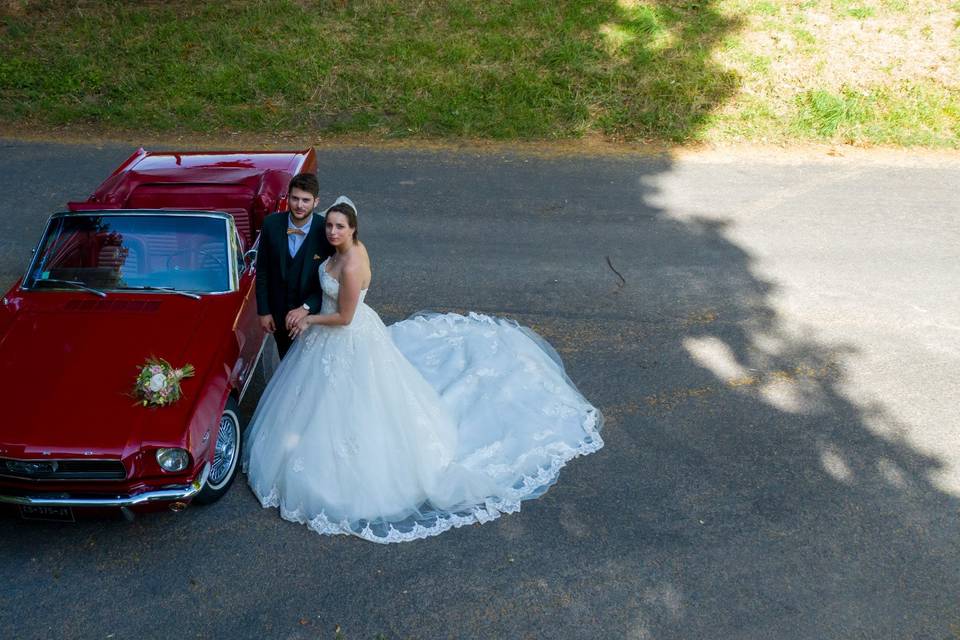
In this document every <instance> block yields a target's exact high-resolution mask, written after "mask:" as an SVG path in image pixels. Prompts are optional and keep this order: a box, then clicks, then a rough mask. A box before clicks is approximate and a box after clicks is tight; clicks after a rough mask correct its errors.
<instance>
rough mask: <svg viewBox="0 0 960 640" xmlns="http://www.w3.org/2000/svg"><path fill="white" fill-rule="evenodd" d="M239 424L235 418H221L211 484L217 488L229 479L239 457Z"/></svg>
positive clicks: (224, 415) (225, 415)
mask: <svg viewBox="0 0 960 640" xmlns="http://www.w3.org/2000/svg"><path fill="white" fill-rule="evenodd" d="M237 439H238V434H237V423H236V421H235V420H234V419H233V416H231V415H229V414H226V413H225V414H223V415H222V416H220V428H219V429H217V444H216V445H215V446H214V451H213V468H212V469H211V470H210V480H209V483H210V484H212V485H214V486H217V485H219V484H220V483H222V482H223V481H224V480H226V479H227V477H228V476H229V474H230V472H231V470H232V469H233V466H234V463H235V462H236V457H237Z"/></svg>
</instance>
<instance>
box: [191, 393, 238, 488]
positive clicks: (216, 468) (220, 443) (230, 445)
mask: <svg viewBox="0 0 960 640" xmlns="http://www.w3.org/2000/svg"><path fill="white" fill-rule="evenodd" d="M242 440H243V425H241V424H240V410H239V409H238V407H237V401H236V400H234V399H233V398H232V397H231V398H229V399H228V400H227V406H225V407H224V408H223V413H222V414H221V415H220V422H218V423H217V432H216V434H215V437H214V442H213V447H214V454H213V463H212V464H211V467H210V474H209V475H208V476H207V482H206V484H204V485H203V488H202V489H201V490H200V493H198V494H197V497H195V498H194V499H193V501H194V502H196V503H197V504H210V503H212V502H216V501H217V500H219V499H220V498H222V497H223V495H224V494H225V493H226V492H227V490H228V489H229V488H230V485H231V484H233V480H234V478H236V477H237V472H238V471H239V470H240V453H241V451H242V444H243V442H242Z"/></svg>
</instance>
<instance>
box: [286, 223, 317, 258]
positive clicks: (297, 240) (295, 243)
mask: <svg viewBox="0 0 960 640" xmlns="http://www.w3.org/2000/svg"><path fill="white" fill-rule="evenodd" d="M312 224H313V216H312V215H311V216H310V219H309V220H307V224H305V225H303V226H302V227H298V226H297V225H295V224H293V220H291V219H290V214H289V213H288V214H287V229H299V230H300V231H303V235H300V234H299V233H291V234H290V235H288V236H287V249H289V250H290V257H291V258H292V257H293V256H295V255H297V251H299V250H300V246H301V245H302V244H303V241H304V240H306V239H307V234H308V233H310V225H312Z"/></svg>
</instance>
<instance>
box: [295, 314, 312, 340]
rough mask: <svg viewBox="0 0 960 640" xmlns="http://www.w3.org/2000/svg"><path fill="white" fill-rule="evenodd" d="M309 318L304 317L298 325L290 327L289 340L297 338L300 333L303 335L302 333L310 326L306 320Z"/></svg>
mask: <svg viewBox="0 0 960 640" xmlns="http://www.w3.org/2000/svg"><path fill="white" fill-rule="evenodd" d="M309 317H310V316H304V317H303V319H302V320H301V321H300V322H298V323H296V324H295V325H293V326H292V327H290V337H291V338H296V337H298V336H299V335H300V334H301V333H303V332H304V331H306V330H307V327H309V326H310V321H309V320H308V318H309Z"/></svg>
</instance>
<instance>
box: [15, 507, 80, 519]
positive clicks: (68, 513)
mask: <svg viewBox="0 0 960 640" xmlns="http://www.w3.org/2000/svg"><path fill="white" fill-rule="evenodd" d="M20 517H21V518H23V519H24V520H54V521H56V522H73V509H71V508H70V507H45V506H37V505H20Z"/></svg>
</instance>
